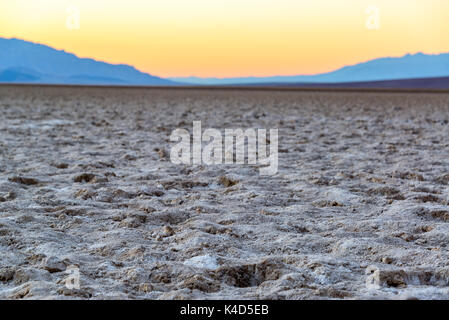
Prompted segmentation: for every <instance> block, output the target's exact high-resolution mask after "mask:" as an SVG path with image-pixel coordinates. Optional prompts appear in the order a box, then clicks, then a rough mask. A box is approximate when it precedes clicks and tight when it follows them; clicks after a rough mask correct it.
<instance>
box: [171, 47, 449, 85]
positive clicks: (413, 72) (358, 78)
mask: <svg viewBox="0 0 449 320" xmlns="http://www.w3.org/2000/svg"><path fill="white" fill-rule="evenodd" d="M447 76H449V53H441V54H424V53H421V52H419V53H416V54H405V55H403V56H401V57H382V58H377V59H373V60H368V61H365V62H361V63H356V64H352V65H348V66H344V67H342V68H339V69H337V70H334V71H331V72H326V73H321V74H316V75H291V76H269V77H236V78H200V77H171V78H169V79H171V80H173V81H179V82H183V83H189V84H199V85H227V84H228V85H230V84H257V83H260V84H264V83H344V82H369V81H383V80H405V79H420V78H437V77H447Z"/></svg>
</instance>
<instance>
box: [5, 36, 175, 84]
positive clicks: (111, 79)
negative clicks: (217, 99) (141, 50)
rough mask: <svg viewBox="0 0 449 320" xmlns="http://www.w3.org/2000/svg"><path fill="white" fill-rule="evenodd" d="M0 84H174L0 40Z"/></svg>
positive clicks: (130, 69) (44, 48) (125, 68)
mask: <svg viewBox="0 0 449 320" xmlns="http://www.w3.org/2000/svg"><path fill="white" fill-rule="evenodd" d="M0 82H9V83H44V84H95V85H175V84H176V83H175V82H173V81H171V80H167V79H162V78H159V77H156V76H153V75H150V74H147V73H144V72H141V71H139V70H137V69H136V68H134V67H132V66H129V65H125V64H110V63H106V62H102V61H97V60H94V59H89V58H79V57H77V56H76V55H74V54H72V53H68V52H65V51H63V50H56V49H53V48H51V47H49V46H46V45H42V44H38V43H33V42H28V41H24V40H20V39H5V38H0Z"/></svg>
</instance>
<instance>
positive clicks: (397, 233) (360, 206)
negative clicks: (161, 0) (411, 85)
mask: <svg viewBox="0 0 449 320" xmlns="http://www.w3.org/2000/svg"><path fill="white" fill-rule="evenodd" d="M0 112H1V116H0V298H2V299H41V298H49V299H223V298H226V299H415V298H416V299H443V298H446V299H447V298H449V206H448V204H449V194H448V191H449V94H445V93H440V94H437V93H433V94H431V93H428V94H425V93H391V92H390V93H375V92H371V93H369V92H365V93H362V92H300V91H273V90H270V91H257V90H194V89H189V90H188V89H145V88H140V89H136V88H75V87H72V88H70V87H61V88H56V87H37V86H36V87H32V86H2V87H0ZM193 121H201V122H202V125H203V128H207V127H211V128H217V129H219V130H223V131H224V129H227V128H266V129H270V128H278V130H279V167H278V173H277V174H276V175H274V176H261V175H260V174H259V167H258V165H237V164H232V165H212V166H208V165H176V164H173V163H172V162H171V161H170V148H171V146H172V142H170V138H169V137H170V134H171V132H172V131H173V130H174V129H177V128H185V129H188V130H190V131H191V130H192V123H193ZM68 280H70V281H68ZM78 280H79V283H78V282H77V281H78ZM78 284H79V286H78Z"/></svg>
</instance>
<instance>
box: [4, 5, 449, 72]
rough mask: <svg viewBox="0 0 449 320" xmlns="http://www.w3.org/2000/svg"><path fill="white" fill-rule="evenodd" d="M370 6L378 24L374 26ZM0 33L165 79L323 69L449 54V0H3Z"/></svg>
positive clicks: (316, 70)
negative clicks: (411, 55)
mask: <svg viewBox="0 0 449 320" xmlns="http://www.w3.org/2000/svg"><path fill="white" fill-rule="evenodd" d="M370 6H374V7H376V8H378V10H379V20H378V21H379V29H368V28H367V26H366V24H367V20H368V19H369V22H370V23H371V24H370V25H371V26H372V25H373V24H372V22H373V21H374V20H375V19H374V16H373V15H372V14H371V15H370V14H369V13H367V12H366V10H367V8H368V7H370ZM68 8H75V9H79V29H73V26H74V24H73V23H72V22H73V21H74V20H73V19H76V17H75V16H76V13H75V14H74V12H75V11H70V10H69V11H67V9H68ZM370 17H371V18H370ZM68 19H69V20H68ZM68 22H69V24H67V23H68ZM67 26H69V27H70V28H68V27H67ZM0 36H1V37H8V38H9V37H16V38H21V39H25V40H29V41H35V42H40V43H44V44H47V45H50V46H52V47H55V48H57V49H64V50H66V51H69V52H73V53H75V54H77V55H78V56H80V57H92V58H95V59H99V60H103V61H107V62H110V63H127V64H131V65H134V66H135V67H137V68H138V69H140V70H142V71H145V72H149V73H151V74H154V75H158V76H162V77H171V76H190V75H195V76H201V77H237V76H270V75H296V74H315V73H321V72H327V71H331V70H334V69H337V68H339V67H342V66H344V65H348V64H354V63H358V62H362V61H366V60H370V59H373V58H377V57H383V56H402V55H404V54H406V53H416V52H424V53H441V52H449V1H448V0H340V1H338V0H314V1H310V0H304V1H303V0H126V1H120V0H109V1H107V0H70V1H69V0H39V1H35V0H14V1H12V0H11V1H10V0H0Z"/></svg>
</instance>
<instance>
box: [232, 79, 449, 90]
mask: <svg viewBox="0 0 449 320" xmlns="http://www.w3.org/2000/svg"><path fill="white" fill-rule="evenodd" d="M235 86H236V87H261V86H263V87H264V88H265V87H283V88H284V87H285V88H329V89H332V88H360V89H365V88H368V89H370V88H375V89H412V90H413V89H423V90H427V89H437V90H439V89H449V77H438V78H420V79H400V80H381V81H361V82H338V83H329V82H322V83H305V82H300V83H297V82H294V83H263V84H260V83H257V84H251V83H249V84H241V85H239V84H237V85H235Z"/></svg>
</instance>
